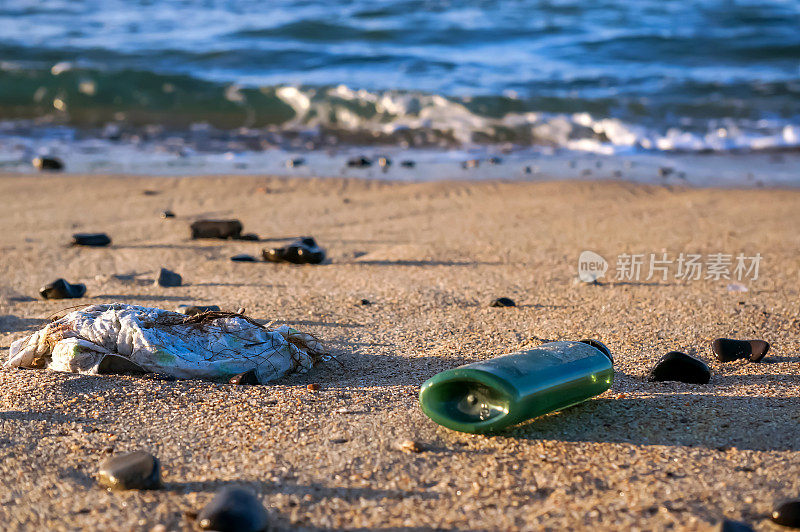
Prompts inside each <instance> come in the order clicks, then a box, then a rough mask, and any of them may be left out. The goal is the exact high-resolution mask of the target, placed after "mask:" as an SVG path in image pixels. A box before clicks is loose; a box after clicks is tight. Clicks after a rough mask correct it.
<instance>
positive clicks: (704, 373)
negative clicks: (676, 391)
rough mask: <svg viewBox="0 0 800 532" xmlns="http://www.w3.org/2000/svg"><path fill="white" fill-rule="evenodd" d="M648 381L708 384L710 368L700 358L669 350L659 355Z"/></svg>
mask: <svg viewBox="0 0 800 532" xmlns="http://www.w3.org/2000/svg"><path fill="white" fill-rule="evenodd" d="M647 380H649V381H650V382H664V381H677V382H685V383H687V384H708V381H710V380H711V370H710V369H708V366H707V365H706V363H705V362H703V361H702V360H700V359H698V358H695V357H693V356H689V355H687V354H686V353H681V352H680V351H671V352H669V353H667V354H666V355H664V356H663V357H661V359H659V361H658V362H657V363H656V365H655V366H654V367H653V369H652V370H650V374H649V375H648V379H647Z"/></svg>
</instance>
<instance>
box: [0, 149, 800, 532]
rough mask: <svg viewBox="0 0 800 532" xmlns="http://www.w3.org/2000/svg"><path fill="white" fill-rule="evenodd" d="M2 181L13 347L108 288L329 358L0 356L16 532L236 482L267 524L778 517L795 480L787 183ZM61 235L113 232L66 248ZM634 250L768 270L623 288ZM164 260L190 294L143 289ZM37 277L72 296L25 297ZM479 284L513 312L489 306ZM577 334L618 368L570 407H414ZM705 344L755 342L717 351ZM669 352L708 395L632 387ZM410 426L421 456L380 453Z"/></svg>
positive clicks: (608, 522) (154, 507)
mask: <svg viewBox="0 0 800 532" xmlns="http://www.w3.org/2000/svg"><path fill="white" fill-rule="evenodd" d="M787 166H788V164H787ZM497 168H498V171H502V170H504V169H506V170H507V167H506V166H505V165H502V166H499V167H497ZM145 191H150V192H151V193H147V194H146V193H145ZM0 192H1V193H2V195H3V197H6V198H13V201H9V202H8V204H7V205H6V208H5V209H4V210H3V211H2V213H0V225H1V226H2V227H3V229H4V230H3V231H2V234H0V249H2V250H3V253H2V255H0V271H2V272H3V275H2V281H0V355H1V356H2V358H3V359H4V360H5V358H6V357H7V356H8V345H9V344H10V343H11V341H12V340H16V339H18V338H21V337H22V336H24V335H26V334H30V332H32V331H34V330H36V329H38V328H40V327H41V326H42V325H43V324H44V323H46V317H47V315H49V314H52V312H54V311H56V310H58V309H60V308H64V307H67V306H70V305H72V304H75V303H106V302H111V301H120V302H126V303H132V304H139V305H145V306H158V307H161V308H166V309H170V310H172V309H173V308H174V307H176V306H177V305H179V304H183V303H197V304H219V305H220V306H221V307H222V308H223V310H228V309H230V310H235V309H236V308H238V307H245V308H246V309H247V314H248V315H251V316H252V317H254V318H256V319H259V320H267V321H271V320H277V323H276V325H279V324H288V325H290V326H292V327H295V328H298V329H300V330H302V331H303V332H310V333H313V334H315V335H316V336H318V337H320V338H321V339H323V340H324V341H326V342H327V343H328V345H329V346H331V348H332V349H333V350H334V351H335V353H336V354H337V356H338V360H339V362H340V363H341V364H325V365H322V366H320V367H318V368H315V369H314V370H312V371H311V372H310V373H309V374H307V375H296V376H292V377H288V378H286V379H284V380H282V381H280V382H279V383H278V384H275V385H265V386H232V385H224V384H216V383H210V382H201V381H177V382H166V381H162V380H157V379H154V378H150V377H122V376H83V375H73V374H64V373H55V372H48V371H23V370H5V369H4V370H0V473H1V474H2V475H3V477H4V478H6V479H8V481H7V482H6V483H4V487H2V488H0V500H2V501H3V504H2V505H0V519H2V520H3V522H5V523H7V525H8V527H9V529H25V528H33V527H38V528H47V529H53V530H61V529H71V528H81V529H98V530H99V529H124V530H127V529H132V530H150V529H151V528H152V527H154V526H156V525H157V524H163V525H164V526H165V527H166V528H167V530H194V529H195V528H196V525H195V523H194V522H193V521H192V520H191V518H190V517H187V512H192V511H197V510H199V509H200V508H201V507H202V506H203V505H204V504H205V503H207V502H208V501H209V500H210V499H211V497H212V496H213V493H214V492H215V491H217V490H218V489H219V488H221V487H224V486H226V485H231V484H237V483H241V484H245V485H247V486H249V487H250V488H251V489H253V490H254V491H256V493H257V494H258V495H259V497H260V498H261V500H262V502H264V504H265V505H266V506H267V509H268V510H269V513H270V519H271V521H272V523H273V524H274V526H275V528H276V529H278V530H288V529H292V530H297V529H299V530H321V529H327V528H331V527H340V528H346V529H423V530H426V529H433V528H440V529H465V528H469V529H482V530H483V529H485V530H530V529H541V528H547V527H550V528H554V529H568V528H574V529H589V528H592V529H597V530H621V529H631V528H635V527H638V528H642V529H664V528H666V527H674V528H676V529H680V530H707V529H708V528H710V527H711V526H713V525H714V524H715V523H718V522H719V521H721V520H722V519H723V518H730V519H737V520H743V521H746V522H748V523H750V524H751V525H754V526H756V527H758V528H759V529H760V530H761V529H763V530H778V529H779V527H777V526H776V525H773V524H771V523H770V522H769V520H768V519H767V517H768V515H769V513H770V511H771V509H772V508H773V506H774V504H775V503H776V502H779V501H780V500H782V499H787V498H791V497H796V496H797V494H798V492H800V480H798V479H800V474H799V473H800V466H798V464H800V460H798V459H800V444H799V443H798V442H800V428H798V427H800V423H798V421H800V420H798V418H797V412H798V411H800V386H798V385H799V384H800V369H798V362H800V358H798V353H799V352H800V329H798V326H799V324H800V314H798V309H797V305H796V301H797V300H798V295H799V294H800V289H799V288H798V286H797V274H798V255H797V249H800V236H798V234H797V232H796V229H795V228H796V227H800V209H798V207H799V206H800V191H798V190H795V189H792V188H787V189H773V188H764V189H721V188H698V187H686V186H670V187H664V186H656V185H646V184H633V183H629V182H607V181H602V182H598V181H583V182H581V181H573V180H565V181H560V180H553V181H541V182H525V181H518V180H508V181H493V180H479V181H463V180H462V181H428V182H417V183H403V182H398V181H382V180H369V179H362V178H357V177H348V178H288V177H271V176H246V177H240V176H224V177H223V176H214V177H178V178H174V179H163V178H162V177H152V176H145V177H134V176H127V177H111V176H102V175H94V176H83V175H77V174H59V175H44V174H42V175H37V176H30V175H19V176H8V175H0ZM153 192H154V193H153ZM764 205H767V206H768V208H763V207H762V206H764ZM165 209H170V210H173V211H174V212H175V213H176V215H177V217H176V218H175V219H166V220H163V219H161V218H160V217H159V214H160V212H161V211H163V210H165ZM199 217H215V218H229V217H230V218H238V219H240V220H241V221H242V222H243V224H244V231H245V232H255V233H257V234H258V235H260V236H261V237H262V239H268V238H276V237H284V236H300V235H312V236H314V237H315V238H316V239H317V242H318V243H319V244H320V245H321V246H323V247H325V248H326V249H327V250H328V255H329V258H330V263H328V264H324V265H321V266H300V267H298V266H291V265H280V264H268V263H256V264H252V263H234V262H231V261H230V260H229V257H230V256H232V255H235V254H238V253H249V254H253V255H257V254H258V253H259V251H260V250H261V249H262V248H264V247H269V246H272V245H273V243H272V242H269V241H261V242H244V241H205V240H202V241H201V240H190V239H189V229H188V226H189V223H190V222H191V221H192V220H194V219H196V218H199ZM80 231H86V232H92V231H103V232H107V233H108V234H109V235H110V236H111V238H112V240H113V241H112V244H111V246H110V247H108V248H101V249H80V248H74V247H69V246H68V245H67V244H68V242H69V238H70V235H71V234H72V233H74V232H80ZM584 250H591V251H594V252H596V253H598V254H600V255H601V256H603V257H605V258H606V259H608V261H609V263H610V265H609V272H608V274H607V276H608V277H607V278H606V279H604V281H605V282H604V284H602V285H600V286H592V285H586V284H584V283H581V282H579V281H577V280H576V277H577V261H578V256H579V255H580V253H581V252H582V251H584ZM625 253H627V254H632V253H641V254H649V253H653V254H659V255H660V254H662V253H668V254H669V256H670V257H676V256H677V255H678V254H680V253H700V254H702V255H703V257H704V258H705V257H708V256H710V255H712V254H716V253H726V254H731V255H734V256H735V255H736V254H738V253H742V254H745V255H747V256H752V255H754V254H756V253H759V254H761V255H762V256H763V262H762V264H761V270H760V274H759V277H758V279H747V280H745V281H743V282H741V283H740V284H742V285H743V286H744V287H745V288H746V289H747V291H746V292H739V291H732V290H730V289H729V287H728V285H729V284H731V282H732V281H733V280H725V279H719V280H706V279H701V280H698V281H692V280H682V279H675V278H674V277H673V278H670V279H668V280H667V281H659V280H658V279H650V280H645V279H640V280H637V281H633V280H625V279H623V280H614V279H612V278H611V277H613V276H614V274H615V271H614V262H618V261H615V259H618V257H619V256H620V255H622V254H625ZM162 266H164V267H167V268H170V269H172V270H174V271H177V272H178V273H181V274H182V275H183V276H184V279H185V285H184V286H181V287H177V288H161V287H157V286H153V276H154V275H157V272H158V269H159V268H160V267H162ZM674 266H675V265H674V264H673V267H674ZM673 271H674V270H673ZM56 277H64V278H66V279H67V280H69V281H70V282H83V283H85V284H87V289H88V290H87V295H86V297H85V298H83V299H81V300H73V301H70V300H61V301H44V300H41V299H38V298H37V296H36V290H37V289H38V287H39V286H40V285H41V284H44V283H45V282H49V281H51V280H53V279H54V278H56ZM737 290H738V289H737ZM495 297H510V298H512V299H514V300H515V301H516V302H517V305H518V306H517V307H511V308H490V307H489V306H488V303H489V301H491V300H492V299H493V298H495ZM362 298H365V299H368V300H369V301H370V302H371V303H372V304H370V305H358V304H356V303H357V301H359V300H360V299H362ZM585 337H595V338H598V339H600V340H601V341H603V342H604V343H605V344H606V345H608V346H609V348H610V349H611V351H612V353H613V355H614V360H615V370H616V373H617V374H616V377H615V380H614V384H613V387H612V389H611V390H609V391H608V392H605V393H604V394H602V395H601V396H599V397H597V398H594V399H592V400H590V401H587V402H586V403H583V404H581V405H577V406H574V407H571V408H569V409H566V410H564V411H563V412H560V413H556V414H551V415H548V416H545V417H543V418H540V419H537V420H534V421H531V422H528V423H526V424H523V425H521V426H520V427H517V428H515V429H513V430H512V431H508V432H504V433H502V434H499V435H495V436H476V435H469V434H461V433H457V432H453V431H449V430H447V429H444V428H442V427H439V426H437V425H435V424H434V423H433V422H432V421H430V420H429V419H428V418H426V417H425V416H424V415H423V414H422V413H421V411H420V409H419V406H418V404H417V399H416V394H417V392H418V387H419V385H420V384H421V383H422V382H423V381H424V380H426V379H427V378H428V377H430V376H432V375H434V374H435V373H437V372H438V371H442V370H444V369H448V368H451V367H455V366H457V365H460V364H462V363H466V362H471V361H476V360H482V359H486V358H489V357H492V356H496V355H500V354H503V353H508V352H511V351H514V350H517V349H520V348H523V347H525V346H534V345H538V344H540V343H544V342H546V341H551V340H577V339H581V338H585ZM716 337H742V338H763V339H765V340H767V341H769V342H770V343H771V344H772V349H771V350H770V352H769V354H768V356H767V358H766V359H765V362H764V363H758V364H755V363H747V362H744V361H738V362H734V363H727V364H723V363H719V362H717V361H716V360H714V359H713V355H712V354H711V351H710V342H711V340H713V339H714V338H716ZM676 349H677V350H682V351H685V352H692V351H693V352H695V354H696V356H698V357H700V358H702V359H704V360H705V361H706V362H707V363H708V364H709V366H710V367H711V370H712V379H711V382H710V383H709V384H708V385H686V384H679V383H661V384H659V383H650V382H647V381H646V380H645V378H644V376H645V375H646V373H647V371H649V369H650V368H651V367H652V365H653V364H654V363H655V361H656V360H658V358H660V357H661V356H662V355H663V354H665V353H666V352H667V351H671V350H676ZM310 383H315V384H318V385H319V390H318V391H311V390H309V389H308V388H307V385H308V384H310ZM406 439H410V440H414V441H416V442H419V443H420V446H421V447H422V449H423V450H422V452H421V453H418V454H406V453H403V452H400V451H398V450H396V448H397V443H398V442H399V441H402V440H406ZM109 448H113V449H112V450H111V453H114V454H116V453H120V452H124V451H129V450H135V449H140V448H144V449H146V450H149V451H151V452H153V453H154V454H155V455H156V456H157V457H158V458H159V459H160V460H161V462H162V464H163V467H164V480H165V482H166V484H167V486H166V488H165V489H162V490H158V491H153V492H136V491H130V492H118V493H108V492H105V491H103V490H102V489H101V488H100V487H99V486H98V485H97V484H96V482H95V480H94V479H93V475H94V474H95V471H96V468H97V465H98V464H99V462H100V461H101V460H102V459H103V458H105V457H106V456H108V454H109V452H108V449H109Z"/></svg>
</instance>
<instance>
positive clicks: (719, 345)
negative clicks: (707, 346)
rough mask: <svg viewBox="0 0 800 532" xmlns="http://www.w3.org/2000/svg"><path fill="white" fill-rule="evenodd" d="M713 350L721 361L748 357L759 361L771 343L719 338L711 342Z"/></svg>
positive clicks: (752, 360)
mask: <svg viewBox="0 0 800 532" xmlns="http://www.w3.org/2000/svg"><path fill="white" fill-rule="evenodd" d="M711 350H712V351H714V354H715V355H717V360H719V361H720V362H731V361H733V360H739V359H740V358H748V359H750V361H751V362H758V361H759V360H761V359H762V358H764V356H765V355H766V354H767V351H769V343H768V342H765V341H764V340H731V339H730V338H717V339H716V340H714V341H713V342H712V343H711Z"/></svg>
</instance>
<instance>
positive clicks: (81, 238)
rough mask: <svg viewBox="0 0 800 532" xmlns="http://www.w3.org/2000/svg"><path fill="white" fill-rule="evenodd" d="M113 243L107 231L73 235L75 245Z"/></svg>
mask: <svg viewBox="0 0 800 532" xmlns="http://www.w3.org/2000/svg"><path fill="white" fill-rule="evenodd" d="M110 243H111V238H109V236H108V235H107V234H105V233H75V234H74V235H72V245H73V246H90V247H103V246H107V245H109V244H110Z"/></svg>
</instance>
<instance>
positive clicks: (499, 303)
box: [489, 297, 517, 307]
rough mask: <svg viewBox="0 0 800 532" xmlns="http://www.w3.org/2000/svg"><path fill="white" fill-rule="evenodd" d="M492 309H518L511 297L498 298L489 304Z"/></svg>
mask: <svg viewBox="0 0 800 532" xmlns="http://www.w3.org/2000/svg"><path fill="white" fill-rule="evenodd" d="M489 306H490V307H516V306H517V304H516V303H515V302H514V300H513V299H511V298H509V297H498V298H497V299H495V300H493V301H492V302H491V303H489Z"/></svg>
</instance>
